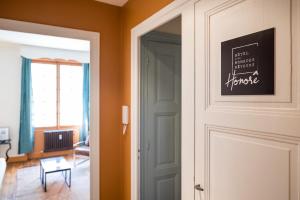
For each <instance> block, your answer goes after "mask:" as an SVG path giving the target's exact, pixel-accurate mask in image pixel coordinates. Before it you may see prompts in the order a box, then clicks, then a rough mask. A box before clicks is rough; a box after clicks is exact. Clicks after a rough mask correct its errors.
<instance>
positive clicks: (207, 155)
mask: <svg viewBox="0 0 300 200" xmlns="http://www.w3.org/2000/svg"><path fill="white" fill-rule="evenodd" d="M299 6H300V1H299V0H276V1H273V0H230V1H227V0H201V1H199V2H198V3H196V8H195V12H196V14H195V40H196V42H195V57H196V67H195V70H196V100H195V101H196V135H195V137H196V147H195V148H196V150H195V153H196V166H195V173H196V177H195V178H196V180H195V182H196V184H200V186H201V187H202V188H203V189H204V191H203V192H201V191H196V193H195V194H196V199H198V200H199V199H201V200H298V199H299V192H300V191H299V189H300V188H299V169H300V168H299V167H300V166H299V147H300V146H299V142H300V123H299V122H300V110H299V108H300V104H299V103H300V102H299V99H300V96H299V94H300V88H299V81H298V80H299V78H300V73H299V71H300V70H299V67H300V63H299V53H300V52H299V47H300V45H299V41H300V40H299V36H300V31H299V30H300V27H299V24H300V23H299V21H300V19H299V16H300V15H299V11H300V8H299ZM270 28H275V39H274V40H275V41H274V44H275V51H274V54H275V56H274V63H275V66H274V67H275V69H274V71H275V73H274V81H275V84H274V89H275V93H274V95H221V84H223V82H221V71H222V70H221V66H222V59H221V43H222V42H224V41H228V40H231V39H234V38H238V37H242V36H245V35H248V34H252V33H256V32H259V31H263V30H267V29H270ZM261 67H264V66H261ZM272 76H273V74H272Z"/></svg>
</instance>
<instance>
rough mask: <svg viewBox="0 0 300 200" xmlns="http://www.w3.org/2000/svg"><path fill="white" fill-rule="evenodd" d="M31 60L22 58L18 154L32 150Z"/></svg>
mask: <svg viewBox="0 0 300 200" xmlns="http://www.w3.org/2000/svg"><path fill="white" fill-rule="evenodd" d="M31 98H32V83H31V60H30V59H27V58H24V57H22V74H21V110H20V127H19V153H20V154H22V153H29V152H32V150H33V142H34V134H33V127H32V121H31Z"/></svg>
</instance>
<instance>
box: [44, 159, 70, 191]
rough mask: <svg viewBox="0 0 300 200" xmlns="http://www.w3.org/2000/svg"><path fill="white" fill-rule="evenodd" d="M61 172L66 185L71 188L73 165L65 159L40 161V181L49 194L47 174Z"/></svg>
mask: <svg viewBox="0 0 300 200" xmlns="http://www.w3.org/2000/svg"><path fill="white" fill-rule="evenodd" d="M55 172H61V173H62V175H63V178H64V180H65V183H66V184H67V186H68V187H71V165H70V164H69V163H68V162H67V161H66V159H65V158H64V157H53V158H45V159H41V160H40V179H41V182H42V185H43V186H44V190H45V192H47V174H50V173H55Z"/></svg>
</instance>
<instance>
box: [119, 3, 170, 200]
mask: <svg viewBox="0 0 300 200" xmlns="http://www.w3.org/2000/svg"><path fill="white" fill-rule="evenodd" d="M172 1H173V0H129V1H128V2H127V3H126V4H125V6H124V7H123V8H122V10H121V16H122V18H121V26H122V46H121V48H122V67H123V73H122V75H123V77H122V81H123V84H122V85H123V88H122V91H123V98H122V102H123V104H126V105H130V50H131V48H130V45H131V44H130V42H131V41H130V37H131V36H130V31H131V29H132V28H133V27H135V26H136V25H138V24H139V23H141V22H142V21H144V20H145V19H147V18H148V17H150V16H151V15H153V14H154V13H155V12H157V11H158V10H160V9H161V8H163V7H164V6H166V5H167V4H169V3H171V2H172ZM127 130H130V126H129V127H128V129H127ZM121 147H122V150H121V158H122V161H121V162H122V168H121V169H122V173H121V174H122V183H123V188H122V200H130V175H131V173H130V131H128V132H127V134H126V135H125V136H123V139H122V146H121Z"/></svg>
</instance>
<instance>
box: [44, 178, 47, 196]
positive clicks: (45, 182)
mask: <svg viewBox="0 0 300 200" xmlns="http://www.w3.org/2000/svg"><path fill="white" fill-rule="evenodd" d="M44 178H45V180H44V184H45V185H44V188H45V192H47V173H44Z"/></svg>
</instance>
